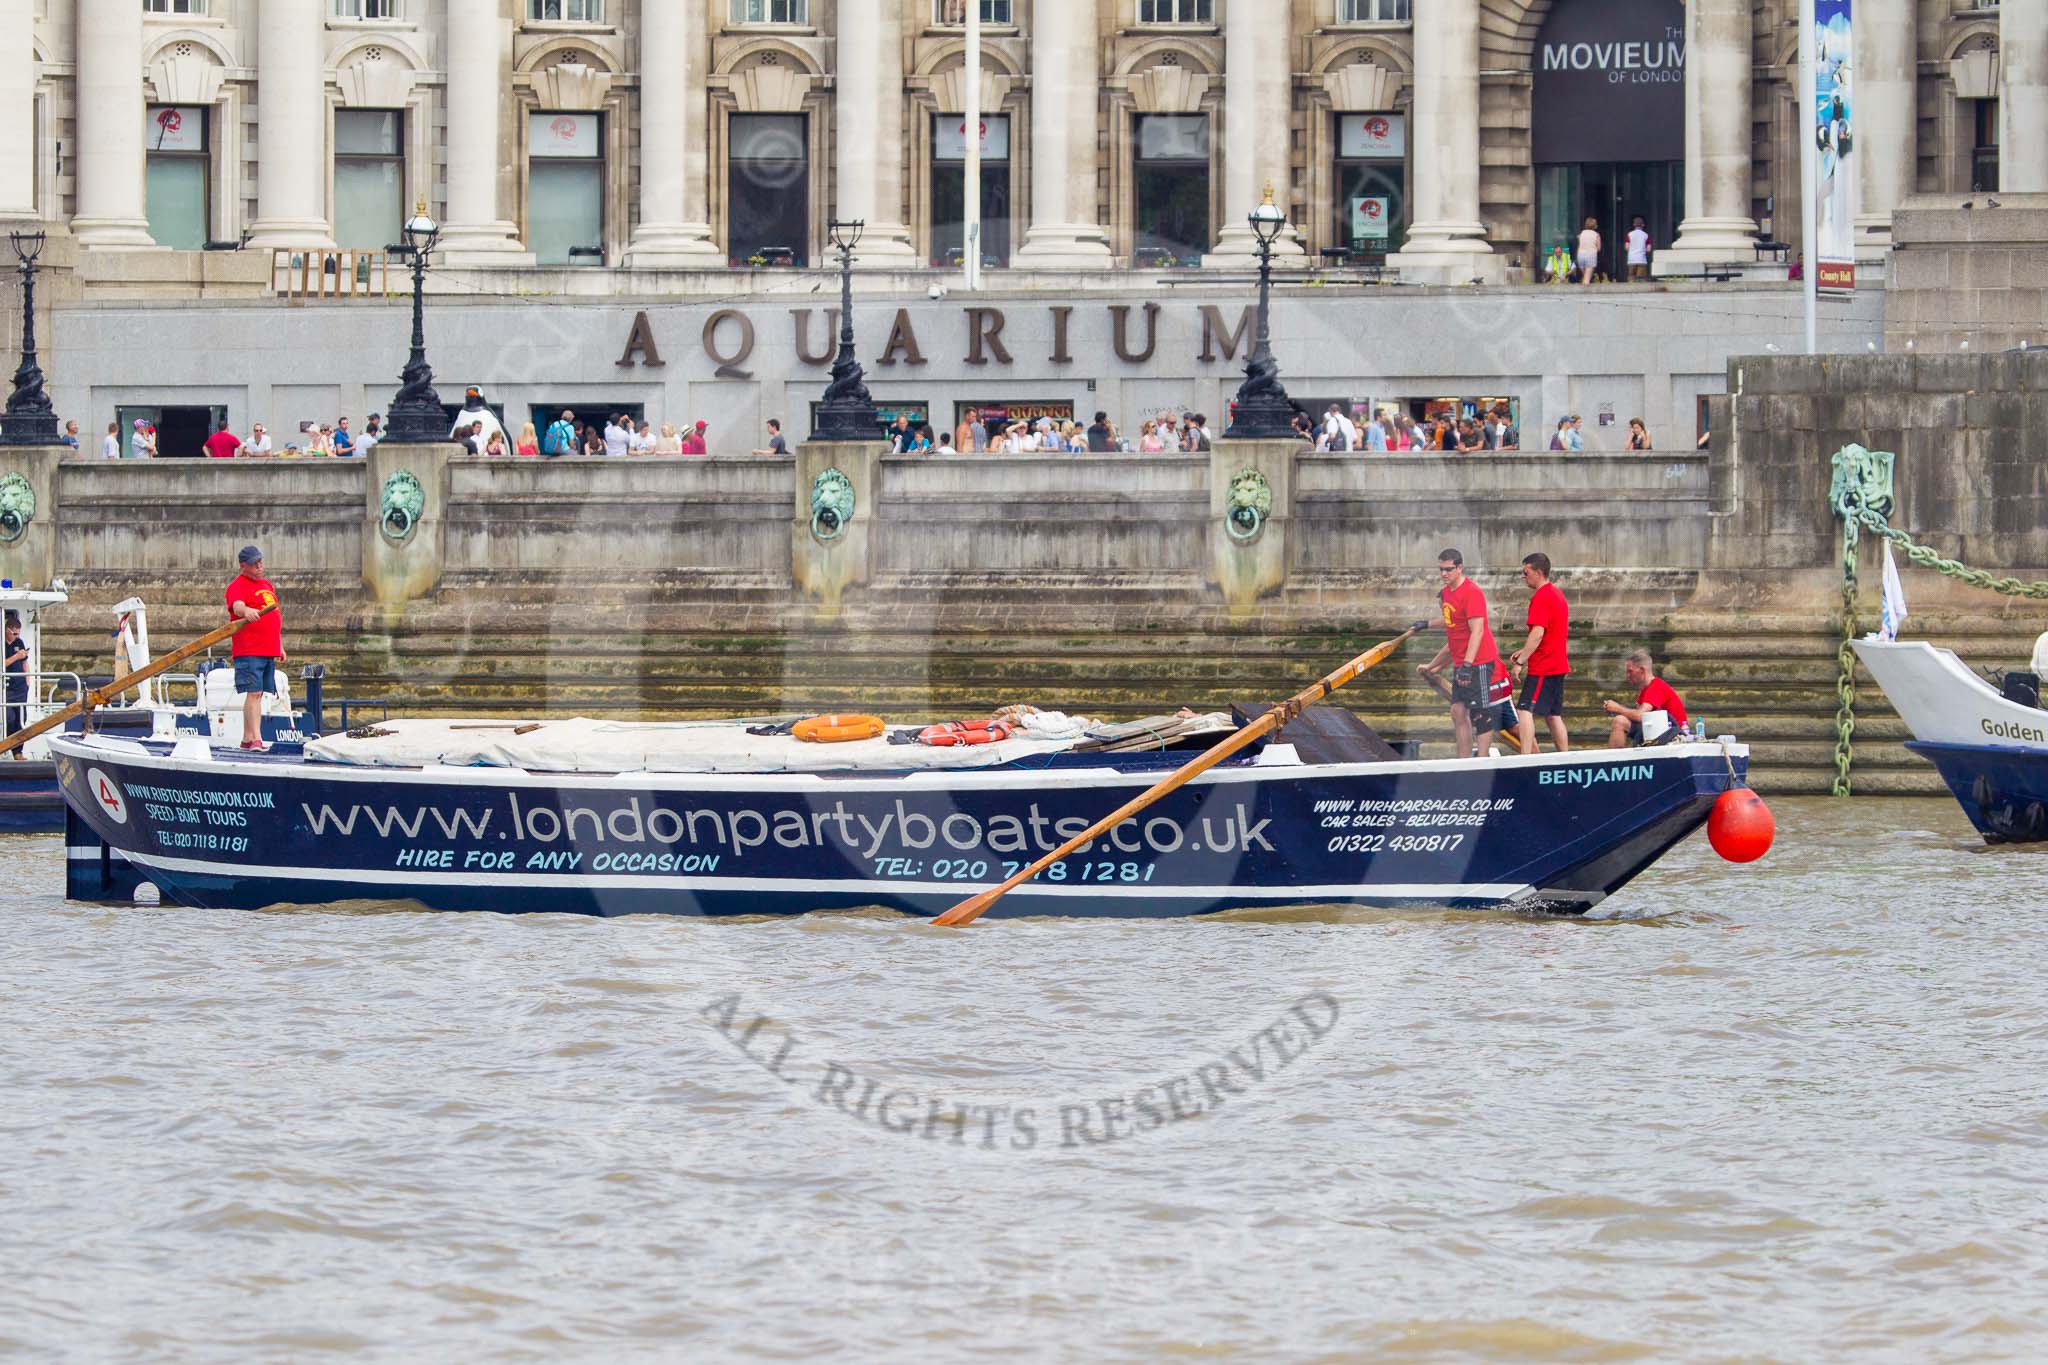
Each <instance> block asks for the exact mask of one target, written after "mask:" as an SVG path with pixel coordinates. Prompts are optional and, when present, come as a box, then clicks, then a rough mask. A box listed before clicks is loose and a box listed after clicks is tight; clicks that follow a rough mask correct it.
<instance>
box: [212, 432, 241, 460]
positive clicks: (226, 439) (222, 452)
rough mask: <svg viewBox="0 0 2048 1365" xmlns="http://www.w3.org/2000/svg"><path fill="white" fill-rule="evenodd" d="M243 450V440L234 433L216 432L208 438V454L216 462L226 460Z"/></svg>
mask: <svg viewBox="0 0 2048 1365" xmlns="http://www.w3.org/2000/svg"><path fill="white" fill-rule="evenodd" d="M241 448H242V438H241V437H239V436H237V435H235V433H233V432H232V431H216V432H215V433H213V435H211V436H209V437H207V438H206V453H207V454H208V455H211V456H212V457H213V458H214V459H216V460H225V459H227V458H228V457H229V456H231V455H233V454H234V453H235V452H236V451H238V450H240V449H241Z"/></svg>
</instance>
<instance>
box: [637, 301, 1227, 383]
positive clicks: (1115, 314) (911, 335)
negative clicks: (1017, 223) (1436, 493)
mask: <svg viewBox="0 0 2048 1365" xmlns="http://www.w3.org/2000/svg"><path fill="white" fill-rule="evenodd" d="M1045 311H1046V314H1047V321H1048V322H1049V324H1050V325H1049V328H1048V336H1049V344H1048V346H1047V349H1046V354H1045V356H1044V363H1046V364H1050V365H1071V364H1073V363H1074V356H1073V353H1072V351H1071V350H1070V349H1069V348H1070V346H1071V344H1072V341H1073V338H1074V335H1075V332H1076V324H1075V319H1074V312H1075V310H1074V307H1073V306H1072V305H1071V304H1051V305H1048V306H1047V307H1046V309H1045ZM1163 311H1164V309H1162V308H1161V306H1160V305H1159V304H1156V303H1147V304H1128V303H1114V304H1109V305H1107V306H1105V307H1104V308H1103V309H1102V310H1101V313H1102V314H1106V315H1107V321H1106V328H1105V330H1106V331H1107V332H1108V335H1109V342H1110V346H1111V348H1112V349H1113V350H1114V351H1115V353H1116V358H1117V359H1118V360H1121V361H1123V362H1124V363H1125V364H1128V365H1140V364H1143V363H1145V362H1146V361H1148V360H1151V359H1152V358H1153V357H1154V356H1155V355H1156V354H1157V353H1158V350H1159V332H1160V327H1159V319H1160V314H1161V313H1162V312H1163ZM1194 311H1195V315H1196V316H1197V317H1198V318H1199V319H1200V322H1201V326H1202V332H1201V346H1200V349H1199V350H1198V351H1197V352H1196V354H1195V359H1196V360H1197V361H1198V362H1199V363H1201V364H1205V365H1213V364H1218V363H1222V362H1228V361H1232V360H1236V359H1237V357H1238V353H1239V352H1240V351H1243V350H1245V349H1246V348H1247V346H1248V344H1249V341H1250V338H1251V333H1252V326H1253V317H1254V313H1255V310H1254V309H1253V307H1252V306H1251V305H1249V304H1247V305H1245V306H1244V307H1243V308H1241V309H1239V310H1238V313H1237V316H1236V317H1235V318H1230V317H1227V316H1226V315H1225V312H1224V310H1223V309H1222V308H1220V307H1218V306H1217V305H1215V304H1213V303H1205V304H1200V305H1197V306H1196V307H1195V310H1194ZM959 313H960V320H959V326H958V327H957V328H946V329H945V331H946V335H945V336H944V338H943V341H944V342H945V343H946V344H948V345H951V344H957V345H958V346H959V348H960V351H961V356H960V361H961V363H962V364H966V365H1002V366H1009V365H1015V364H1017V363H1018V360H1017V354H1016V350H1015V349H1013V348H1012V346H1011V345H1010V343H1009V342H1007V341H1006V340H1005V339H1004V332H1005V330H1006V329H1007V328H1008V327H1009V325H1010V318H1009V314H1008V313H1007V312H1006V311H1005V310H1004V309H1001V308H985V307H984V308H962V309H960V310H959ZM881 315H882V310H879V309H878V310H877V316H881ZM1098 316H1099V315H1098ZM788 318H789V323H788V326H789V328H790V330H789V333H788V335H789V337H790V340H791V343H792V349H793V351H794V353H795V355H796V358H797V359H798V360H800V361H802V362H803V363H804V364H806V365H813V366H818V367H821V368H822V367H824V366H827V365H830V364H831V363H832V358H833V354H834V342H833V338H834V337H835V336H836V335H837V334H838V331H839V310H838V309H836V308H826V309H816V308H792V309H790V310H788ZM814 318H816V319H818V322H817V323H816V324H814V323H813V319H814ZM933 322H934V319H933V318H932V317H931V315H930V314H929V313H926V314H925V318H924V326H925V335H924V336H923V337H920V336H919V334H918V330H917V328H918V322H917V319H916V318H914V317H913V315H912V311H911V310H910V309H909V308H897V309H896V310H895V315H894V317H893V319H892V320H891V321H890V324H889V329H888V334H887V340H886V341H885V342H884V343H883V345H882V351H881V354H880V355H879V356H877V357H876V358H875V360H874V362H873V363H874V364H876V365H885V366H886V365H909V366H915V365H925V364H929V363H930V359H931V357H930V356H929V355H927V354H926V351H925V347H926V344H927V342H929V343H931V344H932V345H933V346H934V347H936V346H937V345H939V344H940V342H941V340H942V338H941V337H939V336H938V335H937V334H936V332H935V331H934V326H933ZM1083 325H1086V324H1085V322H1084V323H1083ZM759 336H760V333H759V329H758V327H757V326H756V323H755V320H754V318H753V316H752V315H751V314H749V313H748V312H746V311H745V310H744V309H739V308H721V309H718V310H717V311H716V312H714V313H712V314H711V315H710V316H709V317H707V318H706V319H705V321H704V326H703V332H702V338H701V339H702V345H703V348H704V354H705V356H706V358H708V359H709V360H710V361H711V363H712V364H713V365H714V366H716V367H717V369H716V371H715V373H716V374H717V376H718V377H719V378H721V379H751V378H753V371H751V370H749V369H747V368H746V365H747V362H748V361H749V360H751V359H752V358H753V355H754V350H755V347H756V345H757V343H758V341H759ZM1018 349H1021V348H1018ZM1038 360H1039V357H1037V356H1036V355H1027V356H1026V357H1025V360H1024V363H1025V364H1027V365H1035V364H1036V363H1038ZM666 363H667V362H666V361H665V360H663V359H662V354H661V345H660V340H659V338H658V337H657V336H656V335H655V329H654V324H653V322H652V321H651V320H649V318H648V316H647V314H646V313H645V312H644V311H643V312H639V313H635V314H634V315H633V322H632V325H631V327H630V328H629V329H628V331H627V333H626V344H625V348H624V349H623V350H622V351H621V352H620V353H619V359H618V365H619V368H621V369H630V368H632V367H633V366H635V365H645V366H648V367H651V368H659V367H661V366H663V365H665V364H666Z"/></svg>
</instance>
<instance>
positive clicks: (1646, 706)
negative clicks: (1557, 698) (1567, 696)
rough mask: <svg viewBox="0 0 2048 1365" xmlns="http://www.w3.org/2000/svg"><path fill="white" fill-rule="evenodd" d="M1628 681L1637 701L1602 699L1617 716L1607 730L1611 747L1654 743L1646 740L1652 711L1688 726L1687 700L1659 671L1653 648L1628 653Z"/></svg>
mask: <svg viewBox="0 0 2048 1365" xmlns="http://www.w3.org/2000/svg"><path fill="white" fill-rule="evenodd" d="M1626 667H1627V669H1628V685H1629V686H1630V687H1633V688H1635V689H1636V704H1635V705H1634V706H1623V705H1622V704H1621V703H1620V702H1618V701H1604V702H1602V703H1600V704H1601V705H1602V706H1604V707H1605V708H1607V714H1608V715H1610V716H1613V717H1614V725H1613V726H1612V728H1610V729H1609V731H1608V733H1607V747H1608V748H1610V749H1626V748H1628V746H1629V745H1631V744H1643V743H1654V742H1656V741H1655V739H1654V738H1653V739H1650V740H1645V739H1644V736H1643V717H1644V716H1646V715H1648V714H1649V713H1650V712H1652V711H1662V712H1664V713H1665V714H1666V715H1668V716H1669V717H1670V718H1671V728H1672V729H1674V730H1680V731H1682V730H1684V729H1685V703H1684V702H1682V701H1680V700H1679V699H1678V693H1677V692H1675V691H1673V690H1672V687H1671V684H1670V683H1668V682H1665V681H1664V680H1663V679H1662V678H1660V677H1658V676H1657V675H1656V672H1655V671H1654V669H1655V664H1654V662H1653V661H1652V660H1651V658H1650V651H1649V650H1647V649H1638V650H1634V651H1632V652H1631V653H1630V654H1629V656H1628V661H1627V665H1626Z"/></svg>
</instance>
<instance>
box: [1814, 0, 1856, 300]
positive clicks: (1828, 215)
mask: <svg viewBox="0 0 2048 1365" xmlns="http://www.w3.org/2000/svg"><path fill="white" fill-rule="evenodd" d="M1812 3H1813V7H1814V10H1813V20H1814V62H1813V113H1814V127H1813V139H1814V147H1815V149H1816V152H1817V155H1816V156H1815V157H1814V167H1815V169H1814V180H1815V183H1814V184H1812V185H1810V186H1808V190H1807V192H1808V193H1809V194H1810V195H1812V196H1813V202H1814V213H1815V222H1816V224H1817V232H1816V235H1817V237H1818V241H1817V242H1816V243H1815V244H1814V248H1813V249H1812V251H1811V252H1810V253H1809V255H1810V256H1811V260H1812V265H1811V267H1810V268H1811V269H1812V270H1813V271H1814V280H1815V283H1816V284H1817V285H1818V286H1819V287H1820V289H1822V290H1823V291H1826V292H1832V293H1842V292H1853V291H1854V290H1855V288H1856V215H1857V214H1858V213H1859V212H1860V211H1861V209H1862V192H1861V189H1860V187H1859V185H1858V181H1859V180H1860V179H1861V177H1860V176H1859V175H1858V169H1859V165H1860V163H1859V162H1858V161H1857V160H1856V134H1855V127H1854V116H1853V114H1852V112H1851V96H1850V92H1851V88H1852V85H1853V83H1854V75H1855V68H1856V39H1855V28H1854V24H1853V23H1852V16H1851V10H1852V8H1853V6H1854V3H1855V0H1812Z"/></svg>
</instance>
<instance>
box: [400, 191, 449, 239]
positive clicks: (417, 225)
mask: <svg viewBox="0 0 2048 1365" xmlns="http://www.w3.org/2000/svg"><path fill="white" fill-rule="evenodd" d="M403 231H404V233H405V244H406V246H408V247H410V248H411V249H412V250H413V251H415V252H428V251H432V250H433V249H434V244H435V243H436V242H438V241H440V240H441V225H440V224H439V223H437V222H435V221H434V215H432V214H431V213H428V212H427V201H426V200H424V199H422V200H420V201H419V207H418V208H416V209H415V210H414V211H413V215H412V217H410V218H408V219H406V220H405V227H404V229H403Z"/></svg>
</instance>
